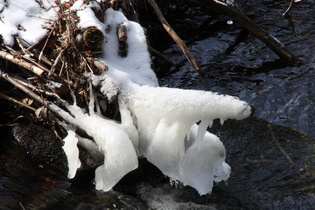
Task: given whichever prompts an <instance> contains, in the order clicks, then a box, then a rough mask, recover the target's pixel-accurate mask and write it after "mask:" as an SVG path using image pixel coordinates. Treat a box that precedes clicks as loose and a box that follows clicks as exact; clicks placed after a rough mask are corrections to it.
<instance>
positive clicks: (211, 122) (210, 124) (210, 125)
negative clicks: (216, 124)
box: [208, 120, 213, 128]
mask: <svg viewBox="0 0 315 210" xmlns="http://www.w3.org/2000/svg"><path fill="white" fill-rule="evenodd" d="M209 122H210V123H209V126H208V127H209V128H211V127H212V125H213V120H209Z"/></svg>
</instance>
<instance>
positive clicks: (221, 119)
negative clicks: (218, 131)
mask: <svg viewBox="0 0 315 210" xmlns="http://www.w3.org/2000/svg"><path fill="white" fill-rule="evenodd" d="M225 120H226V119H224V118H222V117H220V124H221V125H223V124H224V121H225Z"/></svg>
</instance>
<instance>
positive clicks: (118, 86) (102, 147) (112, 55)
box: [0, 0, 251, 195]
mask: <svg viewBox="0 0 315 210" xmlns="http://www.w3.org/2000/svg"><path fill="white" fill-rule="evenodd" d="M12 2H13V1H5V2H4V1H0V9H1V8H2V9H3V11H2V13H1V20H2V21H0V34H1V35H2V36H3V39H4V43H5V44H8V45H13V43H14V39H13V35H18V36H19V37H21V38H23V39H25V40H27V42H29V44H32V43H34V42H36V41H37V40H39V39H41V38H42V37H43V36H44V35H45V34H46V33H47V30H46V29H44V28H43V27H42V26H43V25H44V24H45V23H46V19H47V18H53V17H54V15H56V13H55V10H54V9H55V8H54V9H52V8H51V9H48V6H47V5H54V2H53V1H44V2H46V3H45V5H46V6H45V8H46V9H48V10H43V9H41V8H40V7H39V5H38V4H37V3H36V2H35V1H33V0H28V1H27V2H30V4H26V2H25V0H23V1H22V0H15V1H14V3H12ZM22 2H23V5H28V6H27V7H24V6H23V7H20V6H19V5H22ZM47 2H49V4H48V3H47ZM92 7H97V4H96V3H95V2H90V3H89V5H85V4H84V2H83V1H82V0H78V1H77V2H76V3H75V4H74V5H73V6H72V8H71V9H70V10H72V11H76V12H77V15H78V16H79V17H80V21H79V23H78V27H79V28H81V29H84V28H86V27H90V26H93V27H97V28H98V29H99V30H101V31H102V32H103V33H104V37H105V41H104V43H103V46H102V52H103V54H102V55H101V56H100V57H99V59H100V60H101V61H102V62H104V63H105V64H106V65H108V71H106V72H103V73H102V74H101V75H99V76H97V75H93V74H92V73H90V72H86V73H85V76H86V77H88V78H89V79H90V80H91V84H90V85H91V86H92V85H93V86H101V93H102V94H103V95H104V98H105V97H107V99H108V100H109V101H111V100H113V99H114V98H116V97H118V103H119V111H120V115H121V122H115V121H113V120H110V119H107V118H105V117H104V116H102V114H101V112H100V106H106V105H104V103H103V102H102V101H101V102H99V103H97V101H94V99H95V98H96V93H95V92H93V89H92V88H91V87H90V88H89V89H90V105H89V107H88V109H87V110H85V109H82V108H80V107H78V106H77V105H76V103H74V104H72V105H69V104H68V105H67V109H68V110H69V113H68V112H66V111H64V110H59V111H60V114H61V115H62V116H63V117H64V119H65V120H67V121H68V122H70V123H71V124H72V125H75V126H76V127H78V128H81V129H83V130H84V131H85V132H86V133H87V134H88V135H89V136H91V137H92V138H93V140H94V142H95V143H93V142H91V141H89V140H84V139H82V138H78V137H76V135H75V132H74V131H71V130H69V131H68V136H67V137H66V138H65V139H64V141H65V145H64V147H63V148H64V150H65V153H66V155H67V158H68V164H69V174H68V177H69V178H73V177H74V176H75V173H76V170H77V168H78V167H79V166H80V164H79V159H78V148H77V144H78V142H79V144H80V145H83V146H84V147H86V148H87V149H88V150H89V151H91V153H95V154H94V155H95V156H99V153H101V154H103V155H104V164H103V165H100V166H99V167H98V168H97V169H96V171H95V186H96V189H98V190H104V191H109V190H111V189H112V188H113V187H114V186H115V185H116V184H117V183H118V182H119V180H120V179H121V178H122V177H123V176H124V175H126V174H127V173H129V172H130V171H132V170H134V169H136V168H137V167H138V158H139V157H145V158H147V159H148V160H149V161H150V162H151V163H153V164H154V165H156V166H157V167H158V168H159V169H160V170H161V171H162V172H163V173H164V174H165V175H167V176H169V177H170V178H171V179H172V180H178V181H180V182H182V183H183V184H184V185H189V186H191V187H193V188H195V189H196V190H197V191H198V192H199V194H200V195H204V194H207V193H210V192H211V191H212V187H213V182H214V181H215V182H219V181H222V180H227V179H228V178H229V176H230V172H231V168H230V166H229V165H228V164H227V163H226V162H225V157H226V151H225V148H224V145H223V143H222V142H221V141H220V139H219V138H218V137H217V136H215V135H214V134H211V133H209V132H208V131H207V129H208V127H211V126H212V123H213V120H215V119H220V122H221V124H222V125H223V123H224V121H225V120H227V119H236V120H241V119H244V118H246V117H248V116H249V115H250V113H251V108H250V106H249V105H248V104H247V103H246V102H244V101H241V100H240V99H238V98H236V97H233V96H228V95H219V94H217V93H213V92H206V91H197V90H182V89H173V88H166V87H158V79H157V78H156V76H155V73H154V71H153V70H152V69H151V60H150V54H149V52H148V46H147V40H146V37H145V34H144V31H143V29H142V27H141V26H140V25H139V24H138V23H135V22H132V21H129V20H128V19H127V18H126V17H125V16H124V15H123V13H122V12H120V11H114V10H113V9H108V10H107V11H106V20H105V22H104V23H102V22H100V21H99V20H98V19H97V18H96V17H95V15H94V13H93V10H92V9H91V8H92ZM16 12H18V15H17V14H14V15H13V13H16ZM29 14H32V15H29ZM35 16H36V18H35ZM39 16H40V17H41V18H38V17H39ZM19 24H21V25H22V26H23V27H24V28H25V29H26V31H20V30H18V29H17V26H18V25H19ZM30 24H32V25H33V28H32V30H30V28H29V26H30ZM119 24H124V25H125V26H126V27H127V34H128V38H127V41H126V42H127V47H128V54H127V56H126V57H121V56H119V54H118V49H119V43H118V38H117V29H116V27H117V25H119ZM30 34H31V35H32V36H30ZM98 98H99V97H98ZM94 102H95V103H94ZM64 103H65V102H64ZM65 104H66V103H65ZM51 107H53V108H55V109H58V108H57V107H56V106H55V105H54V104H51ZM95 110H96V111H95ZM78 139H79V140H78ZM96 148H97V149H96ZM93 151H94V152H93Z"/></svg>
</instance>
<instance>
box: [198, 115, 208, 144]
mask: <svg viewBox="0 0 315 210" xmlns="http://www.w3.org/2000/svg"><path fill="white" fill-rule="evenodd" d="M209 124H210V120H202V121H201V122H200V124H199V127H198V132H197V139H196V140H197V144H198V149H200V145H201V141H202V140H203V138H204V136H205V134H206V131H207V128H208V126H209Z"/></svg>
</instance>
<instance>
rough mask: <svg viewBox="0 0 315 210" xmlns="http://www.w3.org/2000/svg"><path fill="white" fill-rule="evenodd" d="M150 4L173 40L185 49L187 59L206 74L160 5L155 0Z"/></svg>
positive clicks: (201, 72) (149, 0)
mask: <svg viewBox="0 0 315 210" xmlns="http://www.w3.org/2000/svg"><path fill="white" fill-rule="evenodd" d="M148 2H149V4H150V5H151V6H152V7H153V9H154V11H155V13H156V15H157V17H158V19H159V21H160V22H161V23H162V25H163V27H164V28H165V30H166V31H167V33H168V34H169V35H170V36H171V37H172V38H173V40H174V41H175V42H176V43H177V44H178V46H179V47H180V49H181V50H182V51H183V53H184V55H185V56H186V58H187V60H188V61H189V62H190V63H191V64H192V65H193V67H194V68H195V69H196V70H197V72H198V73H199V74H200V75H201V76H204V71H203V69H202V68H201V66H200V65H199V64H198V63H197V61H196V59H195V58H194V56H193V55H192V54H191V53H190V51H189V50H188V48H187V46H186V44H185V43H184V42H183V40H182V39H181V38H180V37H179V36H178V35H177V34H176V32H175V31H174V30H173V29H172V27H171V26H170V25H169V23H168V22H167V21H166V19H165V18H164V16H163V14H162V12H161V10H160V9H159V7H158V5H157V4H156V3H155V1H154V0H148Z"/></svg>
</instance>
